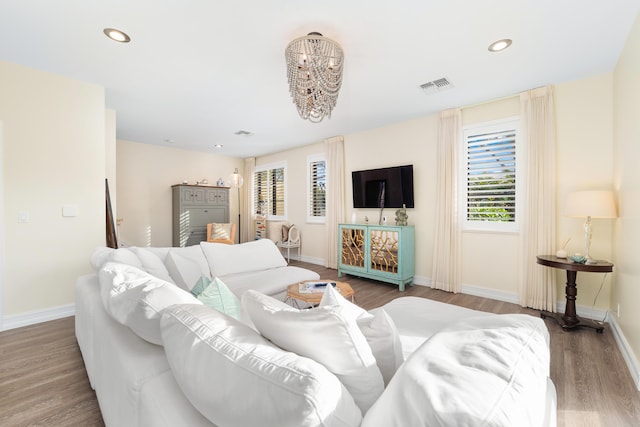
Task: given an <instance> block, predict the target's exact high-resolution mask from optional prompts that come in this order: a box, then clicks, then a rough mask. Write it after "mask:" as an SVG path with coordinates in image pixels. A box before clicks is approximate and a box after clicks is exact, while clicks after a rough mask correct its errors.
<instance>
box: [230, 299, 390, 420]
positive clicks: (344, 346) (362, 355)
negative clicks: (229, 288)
mask: <svg viewBox="0 0 640 427" xmlns="http://www.w3.org/2000/svg"><path fill="white" fill-rule="evenodd" d="M242 304H243V306H244V308H245V310H246V311H247V313H248V314H249V316H250V317H251V320H252V321H253V323H254V325H255V326H256V327H257V328H258V330H259V331H260V333H261V334H262V335H263V336H264V337H265V338H267V339H269V340H270V341H271V342H273V343H274V344H276V345H277V346H279V347H281V348H283V349H285V350H288V351H293V352H294V353H297V354H299V355H301V356H304V357H308V358H310V359H313V360H315V361H316V362H318V363H321V364H322V365H324V366H325V367H326V368H327V369H328V370H329V371H331V372H333V373H334V374H335V375H336V376H337V377H338V378H339V379H340V381H342V383H343V384H344V386H345V387H346V388H347V390H349V392H350V393H351V395H352V396H353V399H354V400H355V401H356V403H357V404H358V406H359V407H360V409H361V410H362V413H363V414H364V413H365V412H366V411H367V410H368V409H369V407H370V406H371V405H372V404H373V403H374V402H375V401H376V400H377V399H378V397H379V396H380V395H381V394H382V392H383V390H384V383H383V380H382V375H381V374H380V370H379V369H378V366H377V365H376V360H375V358H374V357H373V354H372V353H371V348H370V347H369V344H367V340H366V338H365V337H364V335H362V332H360V329H358V325H357V324H356V322H355V320H354V319H352V318H350V316H348V315H344V313H343V310H342V308H341V307H318V308H315V309H311V310H297V309H295V308H293V307H291V306H289V305H287V304H285V303H283V302H282V301H278V300H276V299H274V298H271V297H269V296H267V295H264V294H261V293H259V292H256V291H254V290H248V291H246V292H245V293H244V294H243V295H242Z"/></svg>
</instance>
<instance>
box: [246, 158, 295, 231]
mask: <svg viewBox="0 0 640 427" xmlns="http://www.w3.org/2000/svg"><path fill="white" fill-rule="evenodd" d="M286 170H287V165H286V163H279V164H274V165H264V166H258V167H256V169H255V172H254V174H253V212H254V213H255V214H258V215H264V216H266V217H267V218H268V219H274V220H284V219H286V216H287V209H286V180H285V177H286Z"/></svg>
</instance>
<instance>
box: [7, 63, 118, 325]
mask: <svg viewBox="0 0 640 427" xmlns="http://www.w3.org/2000/svg"><path fill="white" fill-rule="evenodd" d="M0 94H2V95H1V96H0V122H2V132H3V135H2V137H1V138H0V139H1V141H2V181H3V186H2V216H3V222H2V227H3V230H2V236H3V242H2V244H3V252H4V258H3V271H2V288H3V289H2V292H3V298H2V300H3V307H2V314H3V316H4V318H5V319H4V320H6V317H11V316H15V315H18V314H23V313H28V312H36V311H41V310H46V309H50V308H53V307H60V306H65V305H72V304H73V302H74V294H73V289H74V284H75V280H76V278H77V277H78V276H79V275H81V274H85V273H88V272H89V271H90V267H89V262H88V260H89V254H91V251H92V250H93V249H94V248H95V247H96V246H98V245H100V244H104V240H105V232H104V212H105V211H104V206H105V205H104V176H105V108H104V89H103V88H102V87H100V86H96V85H93V84H88V83H83V82H79V81H74V80H71V79H68V78H65V77H61V76H57V75H53V74H49V73H45V72H42V71H38V70H34V69H31V68H27V67H23V66H20V65H16V64H11V63H7V62H0ZM63 205H74V206H77V209H78V215H77V216H75V217H63V216H62V207H63ZM19 212H28V214H29V222H26V223H19V222H18V216H19Z"/></svg>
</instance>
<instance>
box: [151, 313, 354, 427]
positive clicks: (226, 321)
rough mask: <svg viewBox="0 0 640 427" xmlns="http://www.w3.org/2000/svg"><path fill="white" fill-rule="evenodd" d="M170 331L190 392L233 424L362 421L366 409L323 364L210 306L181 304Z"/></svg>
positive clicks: (179, 373)
mask: <svg viewBox="0 0 640 427" xmlns="http://www.w3.org/2000/svg"><path fill="white" fill-rule="evenodd" d="M162 339H163V341H164V348H165V352H166V355H167V359H168V361H169V365H170V366H171V370H172V372H173V375H174V377H175V379H176V381H177V383H178V385H179V386H180V388H181V389H182V391H183V393H184V394H185V396H186V397H187V398H188V399H189V401H190V402H191V403H192V404H193V406H194V407H195V408H196V409H197V410H198V411H200V412H201V413H202V414H203V415H204V416H205V417H207V418H208V419H209V420H210V421H211V422H213V423H215V424H216V425H219V426H227V427H246V426H261V427H316V426H317V427H357V426H359V425H360V422H361V421H362V415H361V412H360V409H359V408H358V407H357V406H356V404H355V403H354V400H353V398H352V397H351V395H350V394H349V392H348V391H347V390H346V389H345V387H344V386H343V385H342V384H341V383H340V381H338V379H337V378H336V377H335V376H334V375H332V374H331V373H330V372H329V371H327V369H326V368H325V367H323V366H322V365H321V364H319V363H316V362H314V361H313V360H310V359H307V358H305V357H300V356H298V355H296V354H294V353H290V352H286V351H283V350H281V349H279V348H277V347H276V346H274V345H273V344H271V343H270V342H268V341H267V340H266V339H265V338H263V337H262V336H260V335H259V334H258V333H257V332H255V331H254V330H252V329H251V328H249V327H247V326H246V325H244V324H242V323H240V322H238V321H236V320H235V319H232V318H230V317H228V316H225V315H224V314H222V313H220V312H218V311H216V310H214V309H211V308H209V307H206V306H192V305H175V306H173V307H170V308H168V309H167V310H165V312H164V313H163V315H162Z"/></svg>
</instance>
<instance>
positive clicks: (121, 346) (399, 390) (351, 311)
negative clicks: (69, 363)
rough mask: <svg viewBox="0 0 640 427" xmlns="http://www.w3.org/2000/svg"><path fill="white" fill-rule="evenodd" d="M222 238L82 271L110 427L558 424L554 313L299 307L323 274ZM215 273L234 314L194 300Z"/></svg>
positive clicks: (87, 355)
mask: <svg viewBox="0 0 640 427" xmlns="http://www.w3.org/2000/svg"><path fill="white" fill-rule="evenodd" d="M211 245H216V244H205V243H203V244H202V245H201V246H199V247H191V248H128V249H126V250H122V249H118V250H115V251H114V250H107V249H104V248H103V249H99V250H96V252H95V253H94V255H93V257H92V264H93V266H94V268H96V271H97V273H96V274H92V275H87V276H83V277H80V278H78V280H77V284H76V336H77V340H78V344H79V346H80V349H81V351H82V355H83V358H84V361H85V366H86V368H87V373H88V376H89V380H90V382H91V385H92V387H93V388H94V389H95V391H96V395H97V397H98V401H99V404H100V408H101V411H102V415H103V418H104V421H105V424H106V425H107V426H118V427H120V426H216V425H217V426H219V427H227V426H242V427H247V426H274V427H275V426H278V427H284V426H296V427H297V426H340V427H342V426H344V427H346V426H363V427H382V426H384V427H393V426H397V427H400V426H402V427H407V426H427V425H444V426H458V425H470V426H472V425H490V426H500V425H504V426H507V425H518V426H554V425H555V409H556V408H555V389H554V387H553V383H552V382H551V380H550V379H549V335H548V332H547V330H546V327H545V325H544V323H543V322H542V321H541V320H540V319H538V318H534V317H531V316H525V315H494V314H488V313H483V312H478V311H474V310H469V309H465V308H461V307H456V306H451V305H448V304H443V303H439V302H435V301H431V300H427V299H423V298H415V297H402V298H398V299H396V300H394V301H392V302H390V303H389V304H386V305H385V306H383V307H380V308H378V309H375V310H372V311H371V312H365V311H364V310H362V309H361V308H359V307H357V306H355V305H354V304H352V303H350V302H348V301H347V300H346V299H344V298H342V297H341V296H339V295H337V294H336V292H335V291H334V290H333V289H332V288H328V289H327V291H326V294H325V296H324V297H323V302H322V304H321V307H318V308H314V309H311V310H297V309H294V308H293V307H290V306H287V305H286V304H284V303H283V302H282V301H281V299H282V293H283V292H284V290H285V289H286V286H287V285H288V284H291V283H296V282H298V281H305V280H317V279H318V275H317V274H316V273H314V272H312V271H310V270H305V269H299V268H296V267H288V266H286V262H284V259H282V255H280V253H279V251H278V250H277V248H276V247H275V245H274V244H273V242H271V241H269V240H266V239H265V240H261V241H258V242H251V243H247V244H243V245H235V246H227V245H220V244H217V245H219V246H211ZM198 250H199V251H200V253H198ZM249 253H251V254H252V255H250V256H247V254H249ZM276 253H277V256H276ZM201 255H202V257H201ZM154 257H155V258H154ZM279 258H280V259H279ZM203 259H204V262H203ZM205 264H206V267H205ZM242 266H244V269H243V268H241V267H242ZM207 268H208V269H207ZM207 275H209V276H211V277H210V278H215V277H218V278H221V281H216V280H214V282H212V284H211V285H210V286H212V287H213V286H214V285H216V286H217V287H216V289H219V290H221V292H220V294H219V296H220V298H221V300H226V301H227V302H225V303H224V304H223V305H224V307H223V308H220V307H218V309H214V308H211V307H209V306H207V305H204V304H202V303H201V301H200V300H199V299H197V298H196V297H195V296H194V295H192V294H191V293H190V292H188V291H187V289H191V290H192V291H194V290H195V289H196V288H197V286H198V285H196V282H200V281H201V280H202V279H201V277H202V276H207ZM192 282H193V284H192ZM225 285H226V286H225ZM194 286H196V287H194ZM192 288H193V289H192ZM225 289H227V290H225ZM228 289H230V290H231V291H232V292H233V293H234V294H235V295H227V294H225V293H224V292H227V291H228ZM229 294H230V293H229ZM269 295H275V296H276V298H273V297H271V296H269ZM240 299H241V300H242V304H241V308H242V310H241V312H240V314H239V315H234V314H233V313H232V311H229V310H228V307H229V306H230V305H233V303H237V302H238V301H239V300H240ZM225 304H226V305H225ZM225 313H229V314H225Z"/></svg>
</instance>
